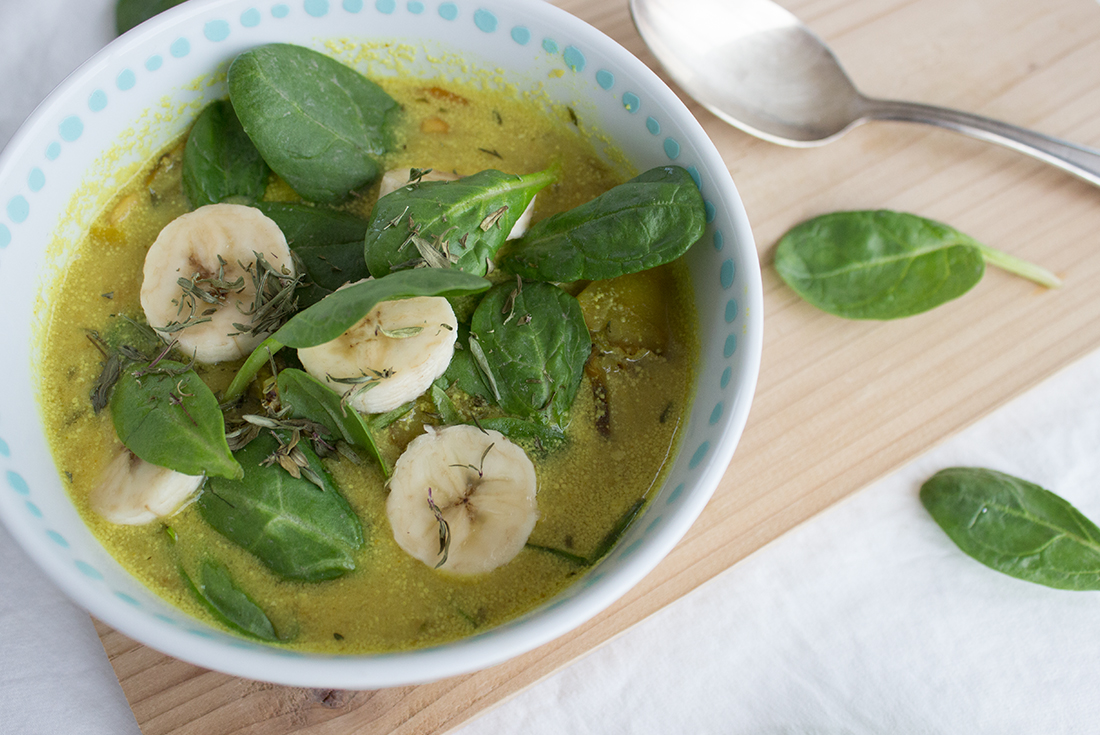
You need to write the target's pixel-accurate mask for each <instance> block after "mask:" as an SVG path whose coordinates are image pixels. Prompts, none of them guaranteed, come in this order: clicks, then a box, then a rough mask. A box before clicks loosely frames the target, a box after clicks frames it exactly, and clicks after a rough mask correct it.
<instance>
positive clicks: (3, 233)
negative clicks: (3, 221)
mask: <svg viewBox="0 0 1100 735" xmlns="http://www.w3.org/2000/svg"><path fill="white" fill-rule="evenodd" d="M10 244H11V230H9V229H8V226H7V225H0V248H6V247H7V246H8V245H10Z"/></svg>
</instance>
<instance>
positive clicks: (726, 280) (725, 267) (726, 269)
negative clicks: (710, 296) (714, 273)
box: [718, 258, 736, 288]
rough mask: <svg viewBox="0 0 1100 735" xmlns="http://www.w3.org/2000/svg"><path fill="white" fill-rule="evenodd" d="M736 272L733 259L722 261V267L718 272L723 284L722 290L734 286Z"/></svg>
mask: <svg viewBox="0 0 1100 735" xmlns="http://www.w3.org/2000/svg"><path fill="white" fill-rule="evenodd" d="M735 273H736V271H735V268H734V266H733V259H732V258H731V259H729V260H724V261H722V266H721V268H719V270H718V278H719V280H720V282H721V283H722V288H729V287H730V286H732V285H733V277H734V275H735Z"/></svg>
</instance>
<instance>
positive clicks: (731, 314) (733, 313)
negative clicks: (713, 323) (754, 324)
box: [726, 299, 737, 324]
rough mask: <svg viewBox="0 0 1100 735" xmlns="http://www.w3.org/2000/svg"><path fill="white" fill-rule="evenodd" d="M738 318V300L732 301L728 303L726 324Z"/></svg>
mask: <svg viewBox="0 0 1100 735" xmlns="http://www.w3.org/2000/svg"><path fill="white" fill-rule="evenodd" d="M736 318H737V300H736V299H730V300H729V301H727V302H726V324H729V323H730V322H732V321H733V320H735V319H736Z"/></svg>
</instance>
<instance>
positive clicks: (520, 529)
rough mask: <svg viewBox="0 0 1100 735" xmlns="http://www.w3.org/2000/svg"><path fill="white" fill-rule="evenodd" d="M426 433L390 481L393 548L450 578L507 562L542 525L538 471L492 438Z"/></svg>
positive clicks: (463, 432)
mask: <svg viewBox="0 0 1100 735" xmlns="http://www.w3.org/2000/svg"><path fill="white" fill-rule="evenodd" d="M425 428H426V429H427V433H426V434H422V435H421V436H418V437H417V438H416V439H414V440H413V441H412V442H410V443H409V446H408V448H407V449H406V450H405V452H404V453H403V454H402V455H401V456H400V457H399V458H398V460H397V464H395V465H394V469H393V476H392V477H391V478H390V495H389V498H388V499H387V500H386V515H387V516H388V517H389V520H390V526H392V527H393V536H394V539H395V540H396V541H397V545H398V546H400V547H401V548H402V549H404V550H405V551H406V552H407V553H408V554H409V555H410V556H413V557H415V558H417V559H419V560H420V561H422V562H424V563H425V564H427V565H428V566H431V567H436V568H438V569H442V570H444V571H448V572H452V573H454V574H462V575H468V574H483V573H485V572H489V571H492V570H493V569H496V568H497V567H499V566H501V565H502V564H506V563H507V562H509V561H511V560H512V559H513V558H514V557H515V556H516V554H518V553H519V552H520V550H522V549H523V545H524V544H525V543H527V537H528V536H530V535H531V529H533V528H534V527H535V522H536V521H537V520H538V518H539V511H538V505H537V503H536V500H535V494H536V491H537V480H536V478H535V466H534V465H533V464H532V463H531V460H530V459H528V457H527V454H526V453H524V451H523V450H522V449H521V448H520V447H518V446H517V445H515V444H513V443H512V442H510V441H508V439H506V438H504V435H503V434H501V433H499V432H497V431H492V430H489V431H483V430H481V429H478V428H477V427H474V426H449V427H447V428H445V429H442V430H435V429H433V428H432V427H430V426H428V427H425ZM441 547H443V548H441Z"/></svg>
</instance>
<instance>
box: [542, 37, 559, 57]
mask: <svg viewBox="0 0 1100 735" xmlns="http://www.w3.org/2000/svg"><path fill="white" fill-rule="evenodd" d="M542 50H543V51H545V52H546V53H548V54H556V53H557V52H558V42H557V41H555V40H554V39H552V38H544V39H542Z"/></svg>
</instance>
